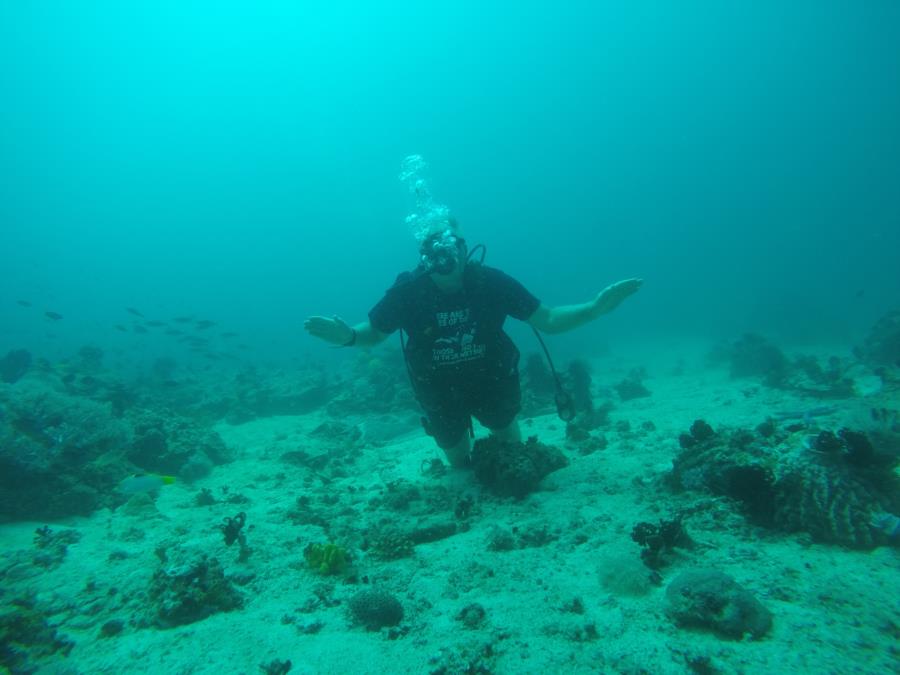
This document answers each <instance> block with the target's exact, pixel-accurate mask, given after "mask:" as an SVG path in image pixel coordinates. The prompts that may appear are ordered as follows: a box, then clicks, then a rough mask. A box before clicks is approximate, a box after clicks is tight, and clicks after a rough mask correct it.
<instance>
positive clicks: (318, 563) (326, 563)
mask: <svg viewBox="0 0 900 675" xmlns="http://www.w3.org/2000/svg"><path fill="white" fill-rule="evenodd" d="M303 557H304V558H306V562H307V564H308V565H309V566H310V568H311V569H313V570H315V571H316V572H318V573H319V574H321V575H323V576H333V575H336V574H341V573H342V572H343V571H344V570H345V569H346V568H347V557H348V556H347V551H346V550H345V549H344V548H343V547H341V546H338V545H337V544H333V543H331V542H328V543H327V544H309V545H308V546H307V547H306V548H305V549H304V551H303Z"/></svg>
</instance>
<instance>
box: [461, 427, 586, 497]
mask: <svg viewBox="0 0 900 675" xmlns="http://www.w3.org/2000/svg"><path fill="white" fill-rule="evenodd" d="M568 463H569V460H568V459H566V457H565V455H563V454H562V452H560V451H559V450H558V449H557V448H555V447H553V446H550V445H545V444H543V443H540V442H539V441H538V440H537V437H536V436H532V437H531V438H529V439H528V441H527V442H526V443H504V442H503V441H500V440H498V439H496V438H494V437H493V436H489V437H487V438H482V439H479V440H478V441H476V442H475V446H474V447H473V448H472V468H473V469H474V472H475V478H476V479H478V481H479V482H480V483H482V484H483V485H484V486H485V487H487V488H488V489H489V490H491V491H492V492H494V493H495V494H498V495H501V496H508V497H516V498H522V497H524V496H525V495H527V494H528V493H530V492H533V491H534V490H535V489H537V486H538V484H539V483H540V482H541V480H543V479H544V477H545V476H547V475H548V474H550V473H552V472H553V471H556V470H557V469H561V468H562V467H564V466H566V465H568Z"/></svg>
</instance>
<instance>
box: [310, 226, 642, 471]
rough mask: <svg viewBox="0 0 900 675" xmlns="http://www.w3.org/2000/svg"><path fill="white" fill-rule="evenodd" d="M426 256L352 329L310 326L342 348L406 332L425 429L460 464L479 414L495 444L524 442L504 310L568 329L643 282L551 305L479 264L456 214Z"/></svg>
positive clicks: (336, 324) (341, 324)
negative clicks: (461, 232) (583, 299)
mask: <svg viewBox="0 0 900 675" xmlns="http://www.w3.org/2000/svg"><path fill="white" fill-rule="evenodd" d="M475 248H476V249H477V248H479V247H475ZM419 253H420V261H419V265H418V266H417V267H416V268H415V269H414V270H413V271H411V272H404V273H402V274H400V276H399V277H397V280H396V281H395V283H394V285H393V286H392V287H391V288H389V289H388V290H387V291H386V292H385V294H384V297H383V298H382V299H381V300H380V301H379V302H378V303H377V304H376V305H375V306H374V307H373V308H372V310H371V311H370V312H369V317H368V320H367V321H363V322H362V323H358V324H355V325H353V326H351V325H350V324H348V323H347V322H345V321H344V320H343V319H341V318H340V317H338V316H333V317H330V318H329V317H325V316H311V317H309V318H308V319H306V321H305V322H304V328H305V329H306V330H307V332H308V333H309V334H310V335H312V336H314V337H317V338H319V339H321V340H324V341H325V342H328V343H329V344H331V345H335V346H343V347H372V346H374V345H377V344H378V343H380V342H382V341H383V340H385V339H386V338H387V337H388V336H389V335H390V334H391V333H393V332H395V331H397V330H400V331H401V346H402V348H403V352H404V357H405V359H406V364H407V369H408V371H409V376H410V381H411V383H412V386H413V390H414V393H415V396H416V399H417V400H418V402H419V404H420V405H421V407H422V410H423V411H424V417H423V418H422V423H423V426H424V427H425V431H426V433H428V434H429V435H430V436H432V437H434V440H435V441H436V442H437V444H438V446H439V447H440V448H441V449H442V450H443V451H444V453H445V454H446V456H447V459H448V461H449V462H450V464H451V466H453V467H456V468H464V467H466V466H467V465H468V463H469V457H470V452H471V449H472V441H471V439H472V436H473V435H474V434H473V430H472V418H473V417H474V418H475V419H477V420H478V421H479V422H480V423H481V424H482V425H483V426H485V427H487V429H488V430H489V431H490V433H491V434H492V435H493V436H495V437H496V438H497V439H498V440H500V441H505V442H519V441H521V432H520V430H519V423H518V420H517V415H518V413H519V410H520V408H521V390H520V385H519V370H518V362H519V350H518V349H517V348H516V346H515V345H514V344H513V342H512V340H511V339H510V338H509V336H508V335H507V334H506V333H505V332H504V331H503V323H504V321H505V320H506V317H507V316H511V317H513V318H514V319H519V320H520V321H524V322H526V323H528V324H530V325H531V327H532V328H534V329H535V332H536V333H537V331H541V332H544V333H564V332H566V331H569V330H572V329H574V328H577V327H579V326H582V325H584V324H586V323H588V322H590V321H593V320H594V319H596V318H598V317H600V316H602V315H604V314H607V313H609V312H611V311H612V310H614V309H615V308H616V307H618V306H619V304H621V303H622V301H623V300H625V299H626V298H627V297H629V296H630V295H632V294H634V293H635V292H637V290H638V289H639V288H640V287H641V284H642V283H643V280H642V279H625V280H623V281H618V282H616V283H614V284H611V285H609V286H607V287H606V288H604V289H603V290H602V291H600V292H599V293H598V294H597V295H596V296H595V297H594V298H593V299H591V300H588V301H587V302H584V303H580V304H574V305H564V306H556V307H548V306H546V305H544V304H542V303H541V302H540V300H538V299H537V298H536V297H535V296H534V295H532V294H531V293H530V292H529V291H528V290H526V289H525V287H524V286H522V284H520V283H519V282H518V281H516V280H515V279H513V278H512V277H510V276H508V275H507V274H505V273H503V272H501V271H500V270H498V269H494V268H492V267H488V266H486V265H484V264H481V263H480V262H478V261H472V260H471V257H472V253H474V250H473V251H472V253H470V252H469V250H468V247H467V245H466V240H465V239H464V238H463V237H462V236H461V234H460V232H459V227H458V225H457V223H456V221H455V220H454V219H453V218H452V217H447V218H445V219H444V220H443V223H442V226H441V227H439V228H436V229H433V231H431V232H430V233H429V234H427V236H424V237H423V238H422V240H421V244H420V250H419ZM403 333H405V334H406V335H407V336H408V339H407V341H406V342H405V343H404V341H403ZM538 337H539V338H540V335H538ZM541 343H542V346H543V341H541ZM544 349H545V351H546V347H545V348H544ZM548 357H549V354H548ZM551 369H552V361H551ZM554 374H555V371H554ZM556 379H557V384H558V383H559V379H558V378H556ZM557 392H558V396H557V407H558V408H559V409H560V416H561V417H563V419H567V418H566V417H565V416H564V408H567V407H568V406H569V403H568V402H566V401H564V400H563V399H564V395H563V392H562V390H561V388H559V387H558V388H557ZM570 412H571V414H572V415H574V410H570ZM568 419H571V417H569V418H568Z"/></svg>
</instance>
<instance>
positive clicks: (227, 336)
mask: <svg viewBox="0 0 900 675" xmlns="http://www.w3.org/2000/svg"><path fill="white" fill-rule="evenodd" d="M222 337H223V338H233V337H237V333H233V332H231V331H228V332H227V333H222Z"/></svg>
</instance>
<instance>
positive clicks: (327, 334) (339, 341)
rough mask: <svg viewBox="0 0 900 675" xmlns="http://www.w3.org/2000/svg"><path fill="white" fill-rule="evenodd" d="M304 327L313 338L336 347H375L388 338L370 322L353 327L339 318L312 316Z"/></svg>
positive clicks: (305, 322) (304, 323)
mask: <svg viewBox="0 0 900 675" xmlns="http://www.w3.org/2000/svg"><path fill="white" fill-rule="evenodd" d="M303 327H304V328H305V329H306V332H307V333H309V334H310V335H312V336H313V337H317V338H319V339H320V340H324V341H325V342H327V343H329V344H332V345H334V346H335V347H374V346H375V345H377V344H378V343H379V342H381V341H383V340H384V339H385V338H387V336H388V335H387V333H382V332H381V331H380V330H376V329H375V328H372V325H371V324H370V323H369V322H368V321H363V322H362V323H358V324H356V325H355V326H351V325H350V324H348V323H347V322H346V321H344V320H343V319H342V318H341V317H339V316H332V317H327V316H311V317H309V318H308V319H306V321H304V322H303Z"/></svg>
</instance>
